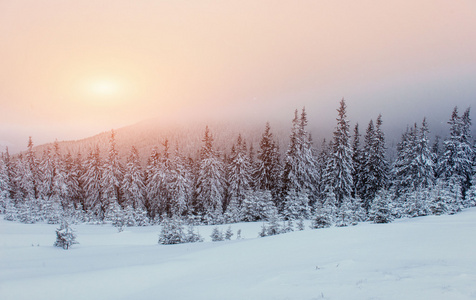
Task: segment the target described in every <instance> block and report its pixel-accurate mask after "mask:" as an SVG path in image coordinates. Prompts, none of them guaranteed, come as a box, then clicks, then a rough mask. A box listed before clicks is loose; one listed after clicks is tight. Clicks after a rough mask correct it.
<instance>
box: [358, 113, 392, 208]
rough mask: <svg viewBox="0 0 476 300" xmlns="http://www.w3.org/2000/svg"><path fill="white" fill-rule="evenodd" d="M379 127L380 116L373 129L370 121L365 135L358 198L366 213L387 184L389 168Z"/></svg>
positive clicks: (380, 123) (380, 122)
mask: <svg viewBox="0 0 476 300" xmlns="http://www.w3.org/2000/svg"><path fill="white" fill-rule="evenodd" d="M381 126H382V115H379V116H378V118H377V121H376V126H375V128H374V126H373V121H372V120H370V122H369V126H368V127H367V131H366V134H365V145H364V151H363V169H362V172H361V180H362V190H361V192H360V197H361V199H362V203H363V207H364V208H365V209H366V210H367V211H368V210H369V209H370V206H371V203H372V201H373V198H374V197H375V195H376V194H377V193H378V191H379V190H381V189H385V188H386V187H387V186H388V183H389V166H388V163H387V160H386V158H385V150H386V148H385V136H384V133H383V131H382V128H381Z"/></svg>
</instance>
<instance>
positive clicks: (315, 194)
mask: <svg viewBox="0 0 476 300" xmlns="http://www.w3.org/2000/svg"><path fill="white" fill-rule="evenodd" d="M383 122H384V116H381V115H379V116H377V117H376V119H374V120H370V122H369V123H368V124H366V125H365V126H359V124H355V125H353V126H351V124H350V122H349V120H348V119H347V113H346V103H345V101H344V100H342V101H341V102H340V104H339V107H338V109H337V113H336V124H335V130H334V131H333V135H332V138H331V139H330V140H328V141H326V140H324V141H322V142H319V143H318V144H319V145H316V143H315V142H314V141H313V140H312V138H311V133H310V132H308V130H307V123H308V116H307V114H306V111H305V109H302V110H301V111H298V110H296V111H295V113H294V118H293V119H292V123H291V130H290V132H291V134H290V136H289V140H288V142H287V143H288V146H287V149H283V151H280V149H279V146H278V144H279V143H278V141H277V140H276V139H275V137H274V135H273V129H272V127H271V126H270V124H269V123H266V125H265V126H263V127H264V128H263V132H262V136H261V140H260V142H259V144H258V145H251V144H250V143H247V141H246V140H245V138H244V137H243V136H241V135H238V136H236V138H235V140H233V141H230V143H229V145H228V150H227V151H226V152H225V153H223V152H221V151H218V150H217V148H216V147H215V145H214V138H213V136H214V135H213V132H210V130H209V129H208V127H206V128H204V132H203V135H202V144H201V149H200V153H199V155H198V156H197V157H196V158H192V157H188V156H185V155H184V154H183V152H182V151H181V149H180V148H179V147H178V146H176V145H171V144H169V142H168V141H167V140H165V142H164V143H162V144H159V145H156V147H154V148H153V149H151V152H150V156H149V157H148V158H147V159H146V160H147V163H146V164H143V163H142V162H143V161H145V158H141V157H139V154H138V151H137V150H136V148H135V147H132V148H131V149H130V153H129V155H128V157H119V154H118V151H117V146H116V139H115V133H114V131H112V132H111V134H110V139H109V145H108V148H109V150H108V152H107V153H100V150H99V147H93V148H91V149H89V151H88V152H87V153H86V152H84V153H74V154H73V153H67V154H63V152H62V151H61V149H60V146H59V144H58V143H57V142H56V143H55V144H54V145H53V146H52V147H48V148H47V149H46V150H45V151H44V152H43V153H36V151H35V148H34V144H33V141H32V139H31V138H30V140H29V141H28V149H27V151H24V152H22V153H20V154H18V155H10V154H9V153H8V150H7V151H6V152H3V153H2V154H1V159H0V212H1V214H3V217H4V218H5V219H6V220H10V221H20V222H23V223H36V222H47V223H50V224H60V223H62V222H63V221H64V220H65V219H67V220H68V221H69V222H73V223H95V224H96V223H97V224H100V223H104V222H110V223H112V224H113V225H114V226H118V227H125V226H147V225H151V224H163V225H164V227H167V226H168V227H170V226H173V222H172V221H173V220H174V222H180V223H181V224H182V223H183V224H189V225H198V224H209V225H211V224H226V223H236V222H248V221H249V222H253V221H264V222H268V223H267V224H268V225H267V227H265V226H264V227H263V232H262V233H261V235H262V236H265V235H271V234H276V233H279V232H280V230H281V231H283V230H285V228H282V229H280V230H277V229H276V228H274V229H273V224H275V225H276V224H278V223H277V221H278V220H279V221H288V222H292V221H295V222H298V226H299V224H300V222H302V220H303V219H306V220H311V221H312V227H313V228H322V227H329V226H349V225H355V224H357V223H358V222H361V221H372V222H375V223H388V222H391V221H392V220H394V219H396V218H402V217H410V218H411V217H418V216H425V215H441V214H455V213H458V212H459V211H460V210H462V209H463V208H468V207H472V206H475V205H476V172H475V167H476V163H475V158H476V155H475V153H476V150H475V142H474V139H473V138H472V136H471V129H472V128H471V118H470V109H469V108H468V109H466V110H464V111H463V112H460V111H459V110H458V108H457V107H455V108H454V110H453V112H452V113H451V115H450V118H449V120H448V122H447V126H448V129H449V135H448V136H446V137H445V138H443V139H441V140H440V139H435V140H432V141H431V140H430V128H429V125H428V124H427V122H426V120H425V119H423V120H421V121H420V122H419V123H415V124H414V125H412V126H408V127H407V128H406V130H405V131H404V133H403V134H402V135H401V140H400V141H399V143H398V145H397V148H396V155H395V159H394V160H393V161H389V159H388V158H387V155H386V153H387V146H386V142H385V133H384V132H383V130H382V124H383ZM281 153H284V155H281ZM301 224H302V223H301ZM275 229H276V230H275ZM192 233H193V231H192ZM217 234H218V233H217ZM220 234H222V233H220ZM192 238H193V234H192ZM197 239H198V238H197ZM179 242H180V241H179Z"/></svg>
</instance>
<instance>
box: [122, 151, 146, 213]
mask: <svg viewBox="0 0 476 300" xmlns="http://www.w3.org/2000/svg"><path fill="white" fill-rule="evenodd" d="M121 188H122V195H123V203H124V207H128V206H130V207H132V208H135V209H143V208H144V202H145V185H144V180H143V176H142V170H141V166H140V158H139V153H138V152H137V149H136V148H135V147H134V146H132V148H131V152H130V154H129V157H128V159H127V163H126V167H125V170H124V179H123V182H122V185H121Z"/></svg>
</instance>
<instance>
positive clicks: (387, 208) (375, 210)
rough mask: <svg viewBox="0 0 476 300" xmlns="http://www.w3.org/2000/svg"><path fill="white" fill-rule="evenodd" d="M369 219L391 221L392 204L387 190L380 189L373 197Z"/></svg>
mask: <svg viewBox="0 0 476 300" xmlns="http://www.w3.org/2000/svg"><path fill="white" fill-rule="evenodd" d="M369 219H370V220H371V221H373V222H374V223H390V222H392V221H393V206H392V202H391V197H390V196H389V194H388V192H387V191H385V190H380V192H379V193H377V195H376V196H375V198H374V199H373V201H372V205H371V208H370V212H369Z"/></svg>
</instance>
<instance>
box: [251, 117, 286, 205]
mask: <svg viewBox="0 0 476 300" xmlns="http://www.w3.org/2000/svg"><path fill="white" fill-rule="evenodd" d="M279 160H280V157H279V147H278V144H277V142H276V141H275V140H274V139H273V134H272V133H271V127H270V125H269V122H267V123H266V126H265V129H264V133H263V135H262V136H261V140H260V143H259V149H258V154H257V157H256V168H255V172H254V174H253V180H254V182H255V187H256V189H260V190H268V191H271V193H272V194H273V195H275V196H276V194H277V191H278V189H279V184H280V177H279V175H280V174H281V164H280V161H279Z"/></svg>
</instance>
